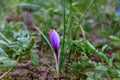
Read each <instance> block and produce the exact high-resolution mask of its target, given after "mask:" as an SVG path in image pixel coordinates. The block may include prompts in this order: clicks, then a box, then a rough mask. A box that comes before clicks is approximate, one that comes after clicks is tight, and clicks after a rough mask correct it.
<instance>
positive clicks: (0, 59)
mask: <svg viewBox="0 0 120 80" xmlns="http://www.w3.org/2000/svg"><path fill="white" fill-rule="evenodd" d="M0 66H5V67H15V66H17V62H16V61H14V60H11V59H9V58H8V57H4V56H0Z"/></svg>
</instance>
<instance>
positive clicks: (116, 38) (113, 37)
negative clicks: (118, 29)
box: [109, 36, 120, 43]
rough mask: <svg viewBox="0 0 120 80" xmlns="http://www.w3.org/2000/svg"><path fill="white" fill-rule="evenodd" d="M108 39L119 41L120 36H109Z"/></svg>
mask: <svg viewBox="0 0 120 80" xmlns="http://www.w3.org/2000/svg"><path fill="white" fill-rule="evenodd" d="M109 40H110V41H112V42H117V43H120V38H119V37H116V36H110V37H109Z"/></svg>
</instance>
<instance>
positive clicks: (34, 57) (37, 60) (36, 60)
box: [31, 54, 39, 67]
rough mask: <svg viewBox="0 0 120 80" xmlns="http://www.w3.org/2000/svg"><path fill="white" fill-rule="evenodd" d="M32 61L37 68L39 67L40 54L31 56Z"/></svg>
mask: <svg viewBox="0 0 120 80" xmlns="http://www.w3.org/2000/svg"><path fill="white" fill-rule="evenodd" d="M31 60H32V63H33V65H34V66H35V67H37V66H38V65H39V55H38V54H31Z"/></svg>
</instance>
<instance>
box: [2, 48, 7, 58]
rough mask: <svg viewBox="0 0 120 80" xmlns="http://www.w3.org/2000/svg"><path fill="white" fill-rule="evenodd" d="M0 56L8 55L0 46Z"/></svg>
mask: <svg viewBox="0 0 120 80" xmlns="http://www.w3.org/2000/svg"><path fill="white" fill-rule="evenodd" d="M0 56H5V57H8V55H7V54H6V52H5V51H4V50H3V49H2V48H0Z"/></svg>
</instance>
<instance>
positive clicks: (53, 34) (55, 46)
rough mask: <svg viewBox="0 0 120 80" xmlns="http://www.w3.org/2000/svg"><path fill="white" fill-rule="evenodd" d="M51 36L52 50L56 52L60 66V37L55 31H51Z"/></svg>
mask: <svg viewBox="0 0 120 80" xmlns="http://www.w3.org/2000/svg"><path fill="white" fill-rule="evenodd" d="M49 35H50V43H51V45H52V48H53V49H54V51H55V58H56V62H57V64H58V65H59V54H58V49H59V44H60V36H59V34H58V33H57V32H56V31H55V30H54V29H51V30H50V31H49Z"/></svg>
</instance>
